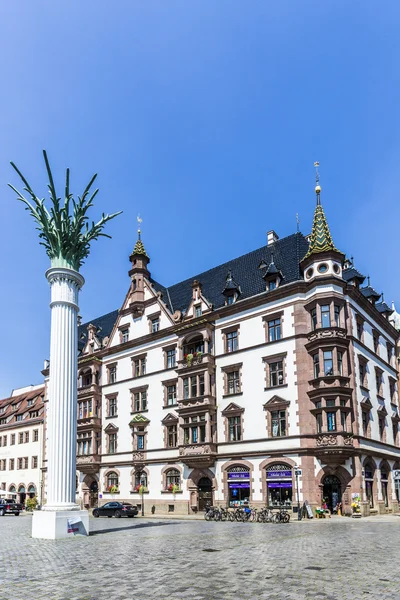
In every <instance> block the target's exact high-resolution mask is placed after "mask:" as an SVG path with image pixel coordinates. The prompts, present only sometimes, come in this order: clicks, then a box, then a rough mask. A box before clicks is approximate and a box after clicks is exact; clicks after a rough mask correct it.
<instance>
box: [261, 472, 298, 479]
mask: <svg viewBox="0 0 400 600" xmlns="http://www.w3.org/2000/svg"><path fill="white" fill-rule="evenodd" d="M291 476H292V471H267V477H268V479H280V478H281V477H291Z"/></svg>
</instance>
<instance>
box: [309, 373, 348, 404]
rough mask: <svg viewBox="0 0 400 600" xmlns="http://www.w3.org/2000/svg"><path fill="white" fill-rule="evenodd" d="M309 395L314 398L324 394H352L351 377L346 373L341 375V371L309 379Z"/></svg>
mask: <svg viewBox="0 0 400 600" xmlns="http://www.w3.org/2000/svg"><path fill="white" fill-rule="evenodd" d="M308 383H309V386H310V387H309V390H308V392H307V393H308V396H309V397H310V398H311V399H312V400H313V399H314V398H317V397H319V396H323V395H324V394H343V395H346V396H348V395H351V393H352V390H353V389H352V388H351V387H350V377H347V376H346V375H340V374H339V373H336V374H333V375H326V376H324V375H323V376H321V377H315V378H314V379H310V380H309V382H308Z"/></svg>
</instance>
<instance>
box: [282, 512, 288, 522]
mask: <svg viewBox="0 0 400 600" xmlns="http://www.w3.org/2000/svg"><path fill="white" fill-rule="evenodd" d="M289 521H290V515H289V513H286V515H285V516H284V517H283V522H284V523H289Z"/></svg>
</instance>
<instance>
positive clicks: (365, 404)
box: [360, 398, 372, 410]
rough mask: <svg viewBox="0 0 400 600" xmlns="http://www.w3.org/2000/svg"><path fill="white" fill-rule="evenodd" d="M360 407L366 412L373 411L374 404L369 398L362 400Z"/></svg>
mask: <svg viewBox="0 0 400 600" xmlns="http://www.w3.org/2000/svg"><path fill="white" fill-rule="evenodd" d="M360 406H361V408H362V409H364V410H371V409H372V402H371V400H370V399H369V398H364V400H362V401H361V402H360Z"/></svg>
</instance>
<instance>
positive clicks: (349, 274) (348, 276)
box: [342, 267, 365, 283]
mask: <svg viewBox="0 0 400 600" xmlns="http://www.w3.org/2000/svg"><path fill="white" fill-rule="evenodd" d="M342 276H343V279H344V280H345V281H351V280H352V279H358V281H359V282H360V283H364V281H365V275H361V273H360V271H357V269H355V268H354V267H349V268H348V269H343V273H342Z"/></svg>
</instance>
